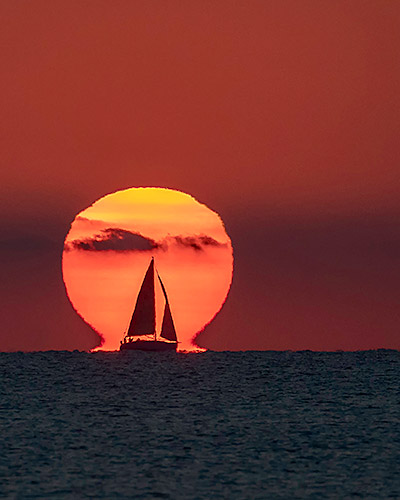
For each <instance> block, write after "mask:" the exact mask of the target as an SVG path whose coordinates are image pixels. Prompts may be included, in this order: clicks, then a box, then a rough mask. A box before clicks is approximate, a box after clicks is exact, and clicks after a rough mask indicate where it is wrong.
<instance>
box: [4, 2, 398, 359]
mask: <svg viewBox="0 0 400 500" xmlns="http://www.w3.org/2000/svg"><path fill="white" fill-rule="evenodd" d="M0 16H1V19H2V30H1V32H0V47H1V48H0V57H1V65H0V68H1V70H0V71H1V78H0V99H1V103H0V109H1V112H2V120H1V121H0V126H1V131H0V152H1V154H0V162H1V170H0V190H1V196H0V209H1V214H2V218H1V226H0V253H1V260H0V262H1V264H0V272H1V275H0V279H1V282H2V284H3V286H2V287H1V292H0V304H1V305H0V308H1V317H2V327H1V333H0V349H1V350H16V349H21V350H30V349H74V348H76V349H88V348H90V347H92V346H93V345H95V344H96V342H97V336H96V334H95V333H94V332H93V331H91V330H90V328H89V327H87V326H86V325H85V324H84V323H83V322H82V320H81V319H80V318H79V317H78V316H77V315H76V313H75V312H74V311H73V309H72V308H71V306H70V304H69V302H68V299H67V298H66V296H65V291H64V287H63V283H62V279H61V253H62V247H63V241H64V238H65V235H66V234H67V232H68V230H69V226H70V223H71V222H72V220H73V219H74V217H75V215H76V214H77V213H79V212H80V211H81V210H83V209H84V208H86V207H87V206H88V205H90V204H91V203H93V202H94V201H95V200H97V199H99V198H100V197H101V196H104V195H105V194H107V193H111V192H113V191H116V190H119V189H126V188H128V187H133V186H163V187H169V188H173V189H178V190H181V191H184V192H186V193H190V194H192V195H193V196H194V197H195V198H196V199H198V200H199V201H200V202H202V203H205V204H206V205H207V206H209V207H211V208H212V209H213V210H216V211H217V212H218V213H219V214H220V215H221V217H222V219H223V220H224V222H225V225H226V228H227V232H228V234H229V236H230V237H231V239H232V243H233V247H234V253H235V272H234V280H233V284H232V289H231V292H230V295H229V298H228V300H227V302H226V304H225V306H224V308H223V310H222V311H221V313H220V314H219V315H218V317H217V318H216V320H215V321H214V322H213V323H212V324H211V325H209V327H207V328H206V330H205V331H204V333H202V334H201V336H200V337H199V338H198V342H199V343H200V344H201V345H203V346H204V347H208V348H212V349H232V350H233V349H368V348H377V347H390V348H399V347H400V334H399V332H400V315H399V298H400V293H399V292H400V259H399V256H400V228H399V215H400V197H399V194H400V175H399V164H400V141H399V139H398V134H399V130H400V93H399V88H400V65H399V63H398V61H399V60H400V30H399V29H398V26H399V25H400V3H398V2H395V1H392V0H379V1H374V0H369V1H368V2H366V1H365V0H352V1H348V0H343V1H334V0H332V1H329V2H328V1H326V2H325V1H320V0H302V1H298V0H286V1H282V0H274V1H268V0H262V1H251V0H250V1H246V2H232V1H226V2H225V1H223V0H221V1H218V2H213V1H206V0H204V1H201V2H200V1H199V2H180V1H179V2H178V1H173V0H172V1H169V2H159V1H151V0H147V1H146V2H136V1H130V0H129V1H118V0H114V1H113V2H109V1H102V0H92V1H90V0H88V1H85V2H82V1H74V0H68V1H65V0H63V1H57V0H51V1H50V0H46V1H40V0H36V1H35V2H28V1H21V2H2V3H1V4H0Z"/></svg>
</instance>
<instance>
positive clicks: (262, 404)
mask: <svg viewBox="0 0 400 500" xmlns="http://www.w3.org/2000/svg"><path fill="white" fill-rule="evenodd" d="M0 374H1V379H0V380H1V385H0V398H1V399H0V405H1V412H0V496H1V497H3V498H21V499H24V498H105V499H113V498H149V499H152V498H171V499H176V498H188V499H191V498H194V499H217V498H224V499H225V498H226V499H232V498H238V499H258V498H259V499H262V498H288V499H290V498H348V497H361V498H389V497H392V498H400V478H399V473H400V391H399V382H400V353H399V352H396V351H383V350H382V351H380V350H379V351H368V352H356V353H344V352H337V353H312V352H236V353H235V352H205V353H202V354H179V353H178V354H176V353H138V352H136V353H135V352H127V353H94V354H89V353H82V352H43V353H30V354H24V353H9V354H0Z"/></svg>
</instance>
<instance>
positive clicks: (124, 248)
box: [65, 228, 226, 252]
mask: <svg viewBox="0 0 400 500" xmlns="http://www.w3.org/2000/svg"><path fill="white" fill-rule="evenodd" d="M171 245H177V246H179V247H183V248H190V249H192V250H194V251H196V252H202V251H204V250H205V248H207V247H213V248H218V247H225V246H226V244H225V243H220V242H219V241H217V240H215V239H214V238H212V237H210V236H207V235H193V236H182V235H178V236H168V237H166V238H163V239H162V240H160V241H155V240H153V239H151V238H147V237H145V236H142V235H141V234H139V233H134V232H131V231H127V230H125V229H121V228H107V229H103V230H102V231H101V232H100V233H98V234H96V235H95V236H93V237H91V238H84V239H81V240H74V241H71V242H70V243H67V244H66V247H65V250H67V251H70V250H84V251H90V252H104V251H114V252H146V251H150V250H164V251H165V250H167V249H168V248H169V247H170V246H171Z"/></svg>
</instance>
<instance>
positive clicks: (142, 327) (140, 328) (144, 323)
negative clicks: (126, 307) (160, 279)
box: [126, 258, 156, 337]
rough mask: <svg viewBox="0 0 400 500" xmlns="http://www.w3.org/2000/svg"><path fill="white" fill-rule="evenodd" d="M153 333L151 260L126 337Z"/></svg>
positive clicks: (153, 296)
mask: <svg viewBox="0 0 400 500" xmlns="http://www.w3.org/2000/svg"><path fill="white" fill-rule="evenodd" d="M155 331H156V298H155V293H154V258H152V259H151V262H150V265H149V267H148V269H147V272H146V275H145V277H144V280H143V283H142V287H141V288H140V291H139V295H138V298H137V300H136V306H135V310H134V311H133V314H132V319H131V322H130V325H129V328H128V331H127V334H126V336H127V337H134V336H138V335H149V334H153V335H154V334H155Z"/></svg>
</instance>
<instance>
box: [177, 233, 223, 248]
mask: <svg viewBox="0 0 400 500" xmlns="http://www.w3.org/2000/svg"><path fill="white" fill-rule="evenodd" d="M171 239H172V240H173V241H174V243H176V244H177V245H179V246H183V247H189V248H192V249H193V250H196V251H197V252H201V251H203V250H204V247H207V246H212V247H225V246H226V243H220V242H219V241H217V240H214V238H211V236H206V235H198V236H173V237H172V238H171Z"/></svg>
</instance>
